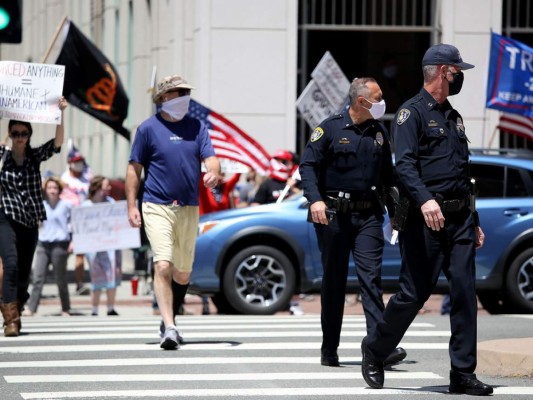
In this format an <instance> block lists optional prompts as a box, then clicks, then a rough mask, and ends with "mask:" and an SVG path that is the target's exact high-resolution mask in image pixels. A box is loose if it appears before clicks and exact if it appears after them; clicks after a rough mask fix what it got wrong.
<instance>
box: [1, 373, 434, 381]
mask: <svg viewBox="0 0 533 400" xmlns="http://www.w3.org/2000/svg"><path fill="white" fill-rule="evenodd" d="M4 379H5V380H6V382H8V383H59V382H158V381H161V382H182V381H183V382H186V381H279V380H281V381H285V380H287V381H294V380H298V381H304V380H316V379H326V380H341V379H349V380H353V379H363V376H362V375H361V374H360V373H354V371H351V372H292V373H291V372H270V373H269V372H261V373H234V374H208V373H205V374H96V375H90V374H85V375H6V376H4ZM388 379H444V378H443V377H441V376H439V375H437V374H434V373H431V372H395V373H393V374H387V380H388Z"/></svg>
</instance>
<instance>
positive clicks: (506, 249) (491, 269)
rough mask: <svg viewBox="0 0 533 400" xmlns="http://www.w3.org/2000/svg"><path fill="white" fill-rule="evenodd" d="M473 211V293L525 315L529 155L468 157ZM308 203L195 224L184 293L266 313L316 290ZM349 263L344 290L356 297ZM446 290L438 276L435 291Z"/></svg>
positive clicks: (530, 227) (496, 308)
mask: <svg viewBox="0 0 533 400" xmlns="http://www.w3.org/2000/svg"><path fill="white" fill-rule="evenodd" d="M470 160H471V175H472V176H473V177H474V178H475V179H476V186H477V209H478V211H479V215H480V220H481V226H482V228H483V231H484V232H485V235H486V240H485V245H484V247H483V248H481V249H480V250H478V252H477V256H476V280H477V294H478V298H479V301H480V302H481V304H482V305H483V307H484V308H485V309H486V310H487V311H489V312H490V313H501V312H515V313H516V312H526V313H531V312H533V153H531V152H523V153H521V152H519V151H512V150H508V151H506V150H496V151H485V150H471V156H470ZM307 208H308V204H307V201H306V200H305V198H304V197H302V196H301V195H300V196H296V197H294V198H290V199H287V200H286V201H284V202H283V203H280V204H268V205H262V206H257V207H248V208H240V209H233V210H228V211H222V212H218V213H213V214H207V215H204V216H202V217H201V218H200V225H199V236H198V238H197V241H196V255H195V261H194V266H193V273H192V276H191V286H190V290H191V291H192V292H194V293H198V294H207V295H210V296H212V299H213V302H214V303H215V305H216V306H217V308H218V311H219V312H220V313H242V314H273V313H275V312H277V311H280V310H283V309H285V308H286V307H287V305H288V303H289V301H290V299H291V297H292V295H293V294H296V293H308V292H317V291H319V290H320V285H321V279H322V265H321V261H320V252H319V250H318V246H317V242H316V236H315V231H314V228H313V224H310V223H307V222H306V216H307ZM400 262H401V260H400V252H399V249H398V246H397V245H396V246H392V245H390V244H386V245H385V249H384V255H383V268H382V281H383V287H384V289H385V290H387V291H394V290H395V289H397V287H398V274H399V271H400ZM355 268H356V266H355V264H354V263H353V260H351V261H350V266H349V277H348V290H349V291H350V292H353V291H356V290H357V286H358V282H357V276H356V274H355ZM446 290H447V281H446V278H445V277H444V276H443V275H442V276H441V278H440V280H439V283H438V285H437V288H436V291H438V292H445V291H446Z"/></svg>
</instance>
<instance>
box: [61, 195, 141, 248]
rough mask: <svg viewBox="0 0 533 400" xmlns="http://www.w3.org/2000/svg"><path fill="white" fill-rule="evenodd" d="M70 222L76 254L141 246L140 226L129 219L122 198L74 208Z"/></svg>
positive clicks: (125, 204)
mask: <svg viewBox="0 0 533 400" xmlns="http://www.w3.org/2000/svg"><path fill="white" fill-rule="evenodd" d="M71 224H72V243H73V247H74V253H75V254H85V253H94V252H97V251H107V250H120V249H134V248H137V247H140V246H141V236H140V232H139V228H132V227H131V226H130V224H129V222H128V207H127V203H126V201H125V200H122V201H117V202H116V203H99V204H93V205H90V206H80V207H74V208H73V209H72V217H71Z"/></svg>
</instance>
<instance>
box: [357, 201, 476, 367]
mask: <svg viewBox="0 0 533 400" xmlns="http://www.w3.org/2000/svg"><path fill="white" fill-rule="evenodd" d="M414 214H415V215H413V216H412V217H410V219H409V221H408V223H407V226H406V228H405V230H404V231H403V232H401V233H400V237H399V239H400V251H401V254H402V269H401V272H400V292H398V293H397V294H395V295H394V296H393V297H392V298H391V299H390V300H389V302H388V303H387V308H386V309H385V312H384V313H383V321H382V322H380V323H379V324H378V328H377V330H376V332H375V333H374V334H373V335H369V337H368V339H367V345H368V348H369V350H370V351H371V353H372V354H373V355H374V357H375V358H376V360H378V361H383V360H384V359H385V358H386V357H387V356H388V355H389V354H390V352H391V351H392V350H393V349H394V348H395V347H396V346H397V345H398V343H399V342H400V340H401V339H402V337H403V335H404V334H405V332H406V331H407V328H409V325H410V324H411V322H412V321H413V320H414V319H415V317H416V315H417V313H418V311H419V310H420V309H421V308H422V306H423V305H424V303H425V302H426V300H427V299H428V298H429V296H430V295H431V293H432V291H433V289H434V287H435V285H436V283H437V280H438V277H439V274H440V272H441V271H443V272H444V274H445V275H446V278H447V279H448V282H449V284H450V300H451V311H450V326H451V339H450V346H449V352H450V358H451V368H452V370H453V371H455V372H457V373H460V374H463V375H465V376H470V375H471V374H473V373H474V371H475V369H476V362H477V359H476V342H477V301H476V289H475V230H474V224H473V218H472V214H471V213H470V210H468V209H464V210H462V211H460V212H456V213H447V214H445V215H444V216H445V218H446V221H445V227H444V229H441V230H440V231H439V232H435V231H432V230H431V229H429V228H428V227H427V226H426V224H425V222H424V220H423V217H422V214H421V213H420V212H415V213H414Z"/></svg>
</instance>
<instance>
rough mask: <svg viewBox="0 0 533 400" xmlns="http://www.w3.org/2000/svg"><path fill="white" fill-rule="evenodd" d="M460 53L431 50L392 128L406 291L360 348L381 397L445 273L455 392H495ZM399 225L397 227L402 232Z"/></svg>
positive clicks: (465, 65)
mask: <svg viewBox="0 0 533 400" xmlns="http://www.w3.org/2000/svg"><path fill="white" fill-rule="evenodd" d="M471 68H474V66H473V65H472V64H468V63H465V62H463V59H462V58H461V55H460V54H459V50H457V48H456V47H455V46H452V45H449V44H442V43H441V44H438V45H434V46H431V47H430V48H429V49H428V50H427V51H426V53H425V54H424V57H423V59H422V71H423V76H424V86H423V88H422V89H421V90H420V93H419V94H417V95H416V96H414V97H413V98H411V99H409V100H407V101H406V102H405V103H404V104H403V105H402V106H401V108H400V110H399V111H398V112H397V114H396V121H395V123H394V125H393V135H394V140H395V156H396V171H397V174H398V179H399V182H401V185H400V190H401V193H402V200H401V201H400V207H399V208H398V210H397V211H396V213H397V215H396V222H397V223H398V222H399V220H400V219H402V218H400V215H401V214H402V208H403V207H402V204H405V202H404V201H403V200H404V199H405V200H406V204H407V205H408V206H407V209H408V211H407V213H406V214H407V216H406V218H405V219H403V220H404V221H405V223H404V224H403V226H401V227H400V226H398V229H400V230H401V232H400V252H401V255H402V268H401V272H400V278H399V279H400V291H399V292H398V293H397V294H395V295H394V296H393V297H391V299H390V300H389V302H388V303H387V308H386V309H385V312H384V313H383V319H382V321H380V322H379V324H378V326H377V328H376V329H375V330H374V331H373V332H371V333H369V334H368V337H366V338H364V339H363V340H362V343H361V350H362V354H363V361H362V367H361V371H362V374H363V377H364V379H365V381H366V383H367V384H368V385H369V386H370V387H372V388H374V389H380V388H382V387H383V383H384V372H383V360H384V359H385V357H387V356H388V352H389V351H390V350H391V349H394V348H395V346H397V345H398V343H399V342H400V340H401V339H402V337H403V335H404V334H405V332H406V331H407V329H408V328H409V325H410V324H411V322H412V321H413V320H414V319H415V317H416V315H417V313H418V311H419V310H420V308H422V306H423V305H424V303H425V302H426V300H427V299H428V298H429V296H430V295H431V293H432V291H433V288H434V287H435V285H436V283H437V280H438V277H439V274H440V273H441V272H443V273H444V274H445V275H446V278H447V279H448V282H449V284H450V285H449V286H450V299H451V311H450V327H451V338H450V345H449V354H450V359H451V370H450V385H449V389H448V390H449V392H450V393H457V394H462V393H464V394H467V395H477V396H487V395H490V394H492V392H493V389H492V387H491V386H490V385H487V384H485V383H483V382H481V381H479V380H478V379H477V378H476V374H475V373H474V372H475V369H476V364H477V357H476V351H477V347H476V346H477V319H476V318H477V301H476V289H475V255H476V248H479V247H481V246H483V242H484V238H485V235H484V234H483V230H482V229H481V227H480V226H479V219H478V218H477V213H476V211H475V209H474V207H473V206H474V202H473V201H472V202H470V201H469V199H470V195H471V194H472V192H474V191H473V190H472V188H471V186H470V181H469V168H468V165H469V160H468V138H467V136H466V133H465V127H464V124H463V119H462V117H461V115H460V114H459V113H458V112H457V111H456V110H455V109H454V108H453V107H452V105H451V104H450V102H449V101H448V96H453V95H455V94H458V93H459V92H460V90H461V87H462V84H463V79H464V76H463V72H462V71H463V70H467V69H471ZM397 225H398V224H397Z"/></svg>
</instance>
